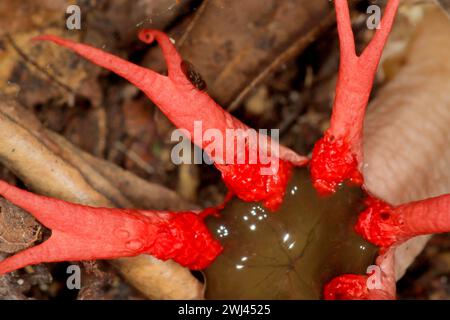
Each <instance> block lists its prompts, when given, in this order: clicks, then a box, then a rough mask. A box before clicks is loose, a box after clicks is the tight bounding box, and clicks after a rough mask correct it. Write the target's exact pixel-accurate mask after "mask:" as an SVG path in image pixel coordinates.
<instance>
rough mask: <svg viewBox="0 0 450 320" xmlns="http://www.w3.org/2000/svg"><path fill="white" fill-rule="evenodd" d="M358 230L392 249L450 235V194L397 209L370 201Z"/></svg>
mask: <svg viewBox="0 0 450 320" xmlns="http://www.w3.org/2000/svg"><path fill="white" fill-rule="evenodd" d="M367 204H368V207H367V209H366V210H365V211H364V212H363V213H361V215H360V216H359V219H358V223H357V224H356V227H355V228H356V231H357V232H358V233H359V234H361V235H362V236H363V237H364V238H365V239H367V240H368V241H370V242H372V243H374V244H376V245H378V246H380V247H389V246H391V245H393V244H399V243H401V242H404V241H406V240H408V239H410V238H412V237H415V236H419V235H424V234H433V233H443V232H450V194H445V195H442V196H439V197H434V198H429V199H425V200H421V201H416V202H411V203H407V204H404V205H400V206H397V207H394V206H390V205H388V204H386V203H384V202H382V201H380V200H376V199H373V198H369V199H368V201H367Z"/></svg>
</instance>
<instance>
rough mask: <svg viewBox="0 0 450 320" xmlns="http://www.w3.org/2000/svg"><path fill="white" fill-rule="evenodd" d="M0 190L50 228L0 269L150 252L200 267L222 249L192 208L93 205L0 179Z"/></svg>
mask: <svg viewBox="0 0 450 320" xmlns="http://www.w3.org/2000/svg"><path fill="white" fill-rule="evenodd" d="M0 195H2V196H3V197H5V198H6V199H8V200H9V201H11V202H12V203H14V204H16V205H18V206H19V207H21V208H23V209H24V210H26V211H28V212H29V213H31V214H32V215H33V216H34V217H36V219H38V220H39V221H40V222H41V223H42V224H44V225H45V226H46V227H48V228H50V229H51V230H52V234H51V236H50V238H49V239H48V240H46V241H44V242H43V243H42V244H39V245H37V246H34V247H32V248H29V249H26V250H24V251H21V252H19V253H17V254H15V255H13V256H11V257H9V258H6V259H5V260H2V261H0V274H3V273H7V272H11V271H13V270H16V269H19V268H22V267H24V266H27V265H33V264H38V263H41V262H57V261H79V260H96V259H113V258H119V257H129V256H136V255H139V254H150V255H153V256H155V257H156V258H158V259H162V260H167V259H173V260H174V261H176V262H178V263H180V264H181V265H183V266H186V267H188V268H191V269H204V268H205V267H206V266H208V265H209V264H210V263H211V262H212V261H213V260H214V259H215V258H216V257H217V255H219V254H220V252H221V251H222V247H221V246H220V244H219V243H218V242H217V241H216V240H214V238H213V237H212V235H211V234H210V233H209V231H208V229H207V228H206V226H205V225H204V224H203V221H202V220H203V215H201V214H200V215H197V214H195V213H194V212H180V213H172V212H157V211H145V210H127V209H111V208H94V207H88V206H82V205H78V204H73V203H69V202H65V201H62V200H57V199H52V198H48V197H43V196H38V195H35V194H33V193H30V192H27V191H24V190H21V189H19V188H16V187H13V186H11V185H9V184H7V183H6V182H4V181H1V180H0Z"/></svg>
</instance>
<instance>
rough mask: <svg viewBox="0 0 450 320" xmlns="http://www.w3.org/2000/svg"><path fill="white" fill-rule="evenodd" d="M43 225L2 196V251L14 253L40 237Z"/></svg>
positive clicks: (0, 246) (0, 222)
mask: <svg viewBox="0 0 450 320" xmlns="http://www.w3.org/2000/svg"><path fill="white" fill-rule="evenodd" d="M40 234H41V226H40V224H39V223H37V222H36V220H35V219H34V218H33V217H32V216H31V215H29V214H28V213H26V212H25V211H24V210H22V209H21V208H19V207H16V206H15V205H13V204H11V203H10V202H8V201H6V200H5V199H3V198H0V252H7V253H13V252H17V251H20V250H23V249H25V248H28V247H29V246H31V245H32V244H33V243H34V242H35V241H36V240H38V239H39V237H40Z"/></svg>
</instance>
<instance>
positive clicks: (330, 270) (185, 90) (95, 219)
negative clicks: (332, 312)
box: [0, 0, 450, 299]
mask: <svg viewBox="0 0 450 320" xmlns="http://www.w3.org/2000/svg"><path fill="white" fill-rule="evenodd" d="M335 4H336V16H337V24H338V32H339V39H340V52H341V62H340V68H339V78H338V83H337V86H336V97H335V102H334V106H333V114H332V118H331V126H330V128H329V129H328V130H327V131H326V133H325V135H324V137H323V138H322V139H321V140H319V141H318V142H317V144H316V146H315V147H314V150H313V155H312V159H311V162H310V165H309V169H310V175H309V173H308V170H307V168H306V167H304V166H303V165H305V164H306V162H307V159H306V158H305V157H302V156H299V155H297V154H295V153H294V152H293V151H291V150H289V149H287V148H285V147H282V146H278V144H277V142H276V141H270V140H269V144H270V146H271V147H279V152H278V153H275V154H272V156H276V157H277V159H278V160H279V166H278V167H277V170H273V171H272V173H271V174H269V175H263V174H261V171H260V169H261V168H263V167H265V166H267V165H265V164H264V163H262V162H261V161H259V162H257V163H244V164H235V163H234V162H231V163H223V162H221V161H220V160H223V159H219V158H218V156H217V153H215V152H211V151H210V150H211V149H210V148H208V147H209V146H210V144H211V143H212V141H211V140H198V139H197V138H198V137H199V135H198V134H197V135H196V134H195V121H200V122H201V123H202V130H203V131H202V132H201V134H200V136H202V134H203V133H204V132H205V130H207V129H216V130H218V131H220V132H222V133H223V134H224V136H225V131H226V130H227V129H242V130H245V129H248V127H247V126H245V125H244V124H243V123H241V122H240V121H239V120H237V119H235V118H234V117H232V116H231V115H230V114H228V113H227V112H225V111H224V110H223V109H222V108H221V107H220V106H218V105H217V104H216V103H215V102H214V101H213V100H212V99H211V98H210V97H209V96H208V95H207V94H206V93H205V92H204V91H202V89H203V86H198V83H192V82H191V80H192V77H190V75H191V73H186V63H184V62H183V60H182V59H181V57H180V55H179V54H178V52H177V51H176V49H175V47H174V45H173V44H172V43H171V41H170V39H169V38H168V37H167V36H166V35H165V34H164V33H162V32H159V31H155V30H143V31H141V32H140V33H139V38H140V39H141V40H142V41H144V42H146V43H151V42H152V41H153V40H156V41H157V42H158V43H159V44H160V46H161V48H162V50H163V54H164V56H165V59H166V62H167V68H168V76H162V75H160V74H157V73H155V72H154V71H152V70H149V69H145V68H142V67H139V66H137V65H134V64H132V63H129V62H127V61H125V60H123V59H120V58H118V57H115V56H113V55H111V54H108V53H106V52H103V51H101V50H99V49H95V48H92V47H90V46H87V45H83V44H78V43H74V42H72V41H69V40H65V39H61V38H58V37H56V36H40V37H38V38H37V39H38V40H48V41H52V42H54V43H56V44H58V45H61V46H64V47H66V48H69V49H71V50H73V51H75V52H76V53H78V54H79V55H81V56H83V57H85V58H86V59H88V60H90V61H92V62H94V63H95V64H97V65H99V66H102V67H104V68H106V69H109V70H111V71H113V72H115V73H117V74H118V75H120V76H122V77H124V78H126V79H127V80H129V81H130V82H131V83H133V84H134V85H135V86H137V87H138V88H140V89H141V90H142V91H143V92H144V93H145V94H146V95H147V96H148V97H149V98H150V99H151V100H152V101H153V102H154V103H155V104H156V105H157V106H158V107H159V108H160V109H161V110H162V111H163V112H164V113H165V114H166V116H167V117H168V118H169V119H170V120H171V121H172V122H173V123H174V124H175V125H176V126H177V127H179V128H181V129H184V130H185V132H187V133H188V134H190V136H191V137H193V142H194V143H196V144H197V145H199V146H200V147H202V148H203V149H204V150H205V152H207V153H208V154H209V156H210V157H211V159H213V161H214V163H215V165H216V167H217V168H218V169H219V170H220V171H221V172H222V177H223V179H224V181H225V183H226V184H227V186H228V188H229V190H230V194H233V195H236V197H233V198H232V199H231V200H230V199H229V200H228V201H227V202H225V203H224V204H223V206H221V207H219V208H213V209H206V210H204V211H203V212H201V213H194V212H184V213H183V212H181V213H172V212H154V211H142V210H127V209H106V208H92V207H86V206H81V205H75V204H70V203H67V202H64V201H61V200H56V199H51V198H46V197H41V196H37V195H34V194H32V193H29V192H26V191H23V190H20V189H17V188H15V187H12V186H10V185H8V184H6V183H5V182H1V183H0V194H1V195H3V196H4V197H5V198H7V199H8V200H10V201H11V202H13V203H15V204H17V205H18V206H20V207H22V208H24V209H25V210H27V211H28V212H30V213H31V214H33V215H34V216H35V217H36V218H37V219H38V220H39V221H41V222H42V223H43V224H44V225H46V226H47V227H49V228H51V229H52V235H51V236H50V238H49V239H48V240H47V241H45V242H44V243H42V244H40V245H38V246H36V247H33V248H30V249H27V250H24V251H22V252H20V253H18V254H16V255H14V256H12V257H9V258H7V259H5V260H3V261H1V262H0V273H5V272H10V271H12V270H15V269H18V268H21V267H23V266H25V265H29V264H36V263H40V262H51V261H63V260H84V259H106V258H116V257H122V256H132V255H137V254H141V253H148V254H151V255H154V256H155V257H157V258H160V259H174V260H175V261H177V262H178V263H180V264H182V265H184V266H187V267H190V268H192V269H206V270H205V274H206V283H207V292H206V295H207V297H210V298H319V297H321V296H323V297H324V298H326V299H381V298H383V299H385V298H395V278H394V269H393V266H394V259H393V257H394V255H393V252H394V250H395V245H396V244H398V243H400V242H402V241H405V240H406V239H408V238H410V237H413V236H415V235H418V234H425V233H434V232H446V231H450V219H449V218H450V216H449V215H450V212H449V202H450V200H449V199H450V196H449V195H443V196H440V197H436V198H431V199H426V200H423V201H419V202H415V203H410V204H405V205H401V206H398V207H393V206H391V205H389V204H387V203H385V202H383V201H382V200H379V199H375V198H374V197H372V196H370V195H369V194H368V191H367V190H364V187H363V176H362V175H361V173H360V168H361V164H362V160H363V159H362V156H363V155H362V148H361V146H362V138H361V137H362V126H363V119H364V114H365V108H366V105H367V102H368V99H369V94H370V91H371V87H372V83H373V78H374V75H375V72H376V69H377V66H378V62H379V59H380V56H381V52H382V49H383V47H384V44H385V42H386V39H387V37H388V35H389V32H390V29H391V27H392V24H393V21H394V18H395V13H396V11H397V7H398V5H399V0H389V1H388V4H387V7H386V9H385V14H384V16H383V19H382V21H381V25H380V28H379V30H377V32H376V33H375V35H374V38H373V39H372V41H371V42H370V44H369V45H368V47H367V48H366V49H365V50H364V52H363V53H362V54H361V55H360V56H358V55H357V54H356V52H355V45H354V39H353V33H352V29H351V23H350V17H349V10H348V5H347V1H345V0H335ZM233 139H234V138H233ZM233 142H234V141H233ZM245 146H246V148H245V153H249V152H250V151H251V150H250V148H252V146H250V145H249V144H246V145H245ZM217 147H218V148H219V151H220V149H222V150H223V149H224V148H225V144H223V145H219V146H217V145H216V148H215V150H216V151H218V150H217ZM259 147H260V146H258V148H259ZM271 150H272V149H271ZM222 154H223V153H222ZM234 157H237V154H236V153H235V154H234ZM302 166H303V167H302ZM369 191H370V190H369ZM215 211H220V214H218V215H217V214H216V215H211V213H213V212H215ZM360 212H362V214H361V215H360V216H359V218H358V213H360ZM206 217H207V218H206ZM205 218H206V219H207V221H206V224H205V223H204V221H203V220H204V219H205ZM355 224H356V225H355ZM208 227H209V229H210V230H212V233H210V232H209V231H208ZM214 237H215V238H216V239H214ZM367 241H368V242H367ZM374 245H376V246H378V248H376V247H375V246H374ZM378 249H379V252H378V253H379V254H380V255H379V256H378V258H377V259H376V260H374V255H375V254H376V253H377V250H378ZM374 262H375V263H376V265H377V266H378V267H379V269H380V270H381V274H380V279H379V280H380V281H379V282H380V283H379V285H378V286H373V285H371V284H372V281H371V275H366V274H365V271H366V268H367V267H368V266H369V265H371V264H372V263H374ZM238 291H239V292H238ZM322 293H323V295H322Z"/></svg>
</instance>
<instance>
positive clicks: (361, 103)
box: [310, 0, 400, 194]
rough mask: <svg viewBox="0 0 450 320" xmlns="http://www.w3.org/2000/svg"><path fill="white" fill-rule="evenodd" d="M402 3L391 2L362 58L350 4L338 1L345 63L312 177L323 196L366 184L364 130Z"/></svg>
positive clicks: (397, 1)
mask: <svg viewBox="0 0 450 320" xmlns="http://www.w3.org/2000/svg"><path fill="white" fill-rule="evenodd" d="M399 2H400V0H389V2H388V4H387V6H386V9H385V13H384V16H383V19H382V20H381V22H380V25H379V29H378V30H377V31H376V33H375V35H374V37H373V39H372V41H371V42H370V44H369V45H368V46H367V48H366V49H365V50H364V52H363V53H362V54H361V55H360V56H358V55H357V54H356V52H355V43H354V38H353V32H352V27H351V21H350V15H349V9H348V4H347V1H346V0H335V7H336V19H337V26H338V33H339V45H340V54H341V61H340V66H339V76H338V81H337V85H336V96H335V100H334V105H333V113H332V117H331V124H330V128H329V129H328V130H327V131H326V132H325V135H324V137H323V138H322V139H321V140H319V141H318V142H317V143H316V145H315V147H314V150H313V155H312V160H311V164H310V165H311V176H312V178H313V182H314V185H315V187H316V189H317V190H318V191H319V192H320V193H322V194H328V193H332V192H334V191H335V189H336V186H337V185H338V184H340V183H341V182H343V181H345V180H349V181H351V182H353V183H355V184H362V182H363V178H362V175H361V173H360V166H361V164H362V128H363V121H364V114H365V109H366V106H367V102H368V100H369V96H370V92H371V89H372V85H373V79H374V76H375V73H376V70H377V67H378V62H379V60H380V57H381V53H382V50H383V47H384V45H385V43H386V40H387V38H388V35H389V33H390V30H391V28H392V24H393V22H394V18H395V14H396V12H397V8H398V5H399Z"/></svg>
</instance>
